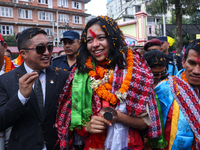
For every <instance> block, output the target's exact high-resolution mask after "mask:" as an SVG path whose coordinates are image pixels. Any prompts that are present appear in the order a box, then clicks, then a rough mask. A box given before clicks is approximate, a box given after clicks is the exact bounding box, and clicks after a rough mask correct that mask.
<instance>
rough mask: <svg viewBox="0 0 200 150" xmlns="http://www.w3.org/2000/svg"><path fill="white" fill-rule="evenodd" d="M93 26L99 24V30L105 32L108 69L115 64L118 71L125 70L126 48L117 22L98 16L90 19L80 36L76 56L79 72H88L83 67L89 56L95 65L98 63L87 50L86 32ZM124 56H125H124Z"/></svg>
mask: <svg viewBox="0 0 200 150" xmlns="http://www.w3.org/2000/svg"><path fill="white" fill-rule="evenodd" d="M94 24H99V25H100V27H101V29H102V30H103V31H104V32H105V35H106V39H107V40H108V43H109V48H110V49H109V52H108V58H107V59H108V60H111V63H110V65H109V66H108V67H109V68H114V67H115V65H116V64H117V65H118V67H119V68H120V69H122V68H125V66H126V57H125V56H126V55H127V47H126V44H125V42H124V36H123V33H122V31H121V30H120V28H119V26H118V24H117V22H116V21H115V20H113V19H112V18H109V17H107V16H98V17H96V18H93V19H91V20H90V21H89V22H88V23H87V25H86V26H85V28H84V30H83V32H82V35H81V43H80V47H79V49H78V53H79V54H78V56H77V67H78V70H79V71H80V72H85V71H88V68H87V67H86V66H85V63H86V60H87V59H88V57H89V56H91V57H92V59H93V60H94V62H95V64H98V61H97V60H96V59H95V58H94V57H93V56H92V55H91V54H90V52H89V51H88V49H87V30H88V29H89V28H90V27H91V26H92V25H94ZM124 54H125V55H124Z"/></svg>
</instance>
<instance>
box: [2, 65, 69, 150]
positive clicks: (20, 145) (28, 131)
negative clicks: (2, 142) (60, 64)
mask: <svg viewBox="0 0 200 150" xmlns="http://www.w3.org/2000/svg"><path fill="white" fill-rule="evenodd" d="M24 74H26V71H25V68H24V64H22V65H21V66H20V67H18V68H16V69H14V70H12V71H10V72H8V73H6V74H3V75H2V76H0V121H1V122H0V132H1V131H4V130H5V129H7V128H8V127H10V126H12V132H11V135H10V139H9V142H8V149H7V150H41V149H42V145H43V142H44V143H46V147H47V150H52V149H53V147H54V146H55V144H56V141H57V133H56V129H55V128H53V125H54V123H55V118H56V112H57V106H58V96H59V94H60V93H61V92H62V89H63V86H64V84H65V82H66V80H67V78H68V72H67V71H63V70H57V69H55V68H53V67H52V66H50V67H48V68H47V69H46V98H45V107H44V112H43V114H41V113H40V110H39V107H38V104H37V100H36V97H35V94H34V92H33V91H32V93H31V96H30V99H29V100H28V102H27V103H26V104H25V105H23V104H22V103H21V101H20V100H19V98H18V89H19V78H20V77H22V76H23V75H24ZM56 149H58V148H56Z"/></svg>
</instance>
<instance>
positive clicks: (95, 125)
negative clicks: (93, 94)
mask: <svg viewBox="0 0 200 150" xmlns="http://www.w3.org/2000/svg"><path fill="white" fill-rule="evenodd" d="M107 125H108V126H111V125H112V124H111V123H110V122H109V121H108V120H106V119H104V118H103V117H100V116H93V117H92V119H91V120H90V122H88V123H87V125H86V127H85V131H87V132H90V133H102V132H103V131H104V129H105V128H106V126H107Z"/></svg>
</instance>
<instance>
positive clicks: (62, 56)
mask: <svg viewBox="0 0 200 150" xmlns="http://www.w3.org/2000/svg"><path fill="white" fill-rule="evenodd" d="M64 57H66V55H60V56H57V57H54V58H53V59H52V60H53V61H54V60H56V59H61V58H64Z"/></svg>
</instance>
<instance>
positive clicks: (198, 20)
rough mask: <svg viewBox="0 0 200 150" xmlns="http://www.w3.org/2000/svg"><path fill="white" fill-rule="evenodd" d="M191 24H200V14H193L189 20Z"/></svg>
mask: <svg viewBox="0 0 200 150" xmlns="http://www.w3.org/2000/svg"><path fill="white" fill-rule="evenodd" d="M188 23H189V24H200V15H199V14H193V15H192V16H191V17H190V18H189V20H188Z"/></svg>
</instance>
